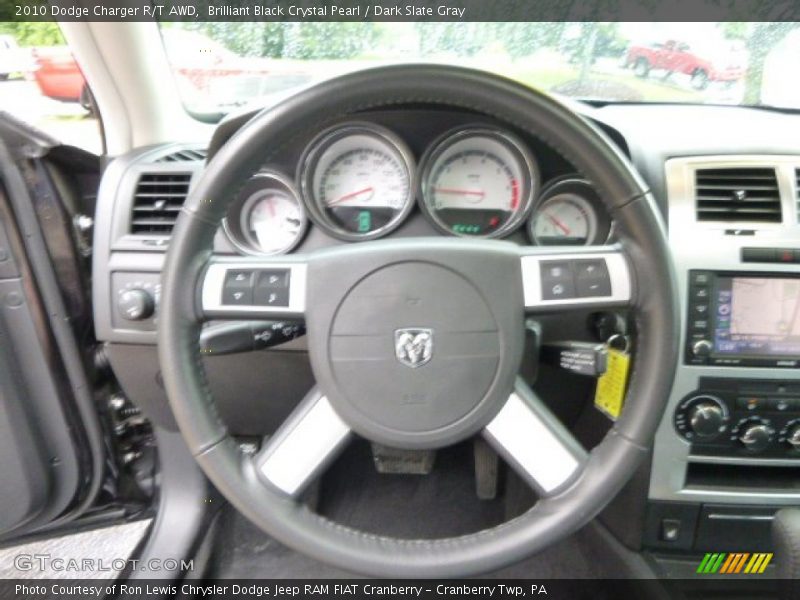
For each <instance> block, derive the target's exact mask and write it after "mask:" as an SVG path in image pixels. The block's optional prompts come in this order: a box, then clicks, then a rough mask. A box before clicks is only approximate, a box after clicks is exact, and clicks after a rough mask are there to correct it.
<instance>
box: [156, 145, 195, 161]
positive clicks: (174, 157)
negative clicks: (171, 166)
mask: <svg viewBox="0 0 800 600" xmlns="http://www.w3.org/2000/svg"><path fill="white" fill-rule="evenodd" d="M205 159H206V151H205V150H203V149H201V148H187V149H184V150H178V151H177V152H173V153H171V154H167V155H166V156H163V157H161V158H159V159H158V160H157V161H156V162H160V163H170V162H198V161H201V160H205Z"/></svg>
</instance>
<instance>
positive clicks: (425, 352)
mask: <svg viewBox="0 0 800 600" xmlns="http://www.w3.org/2000/svg"><path fill="white" fill-rule="evenodd" d="M394 354H395V356H396V357H397V360H399V361H400V362H401V363H403V364H404V365H405V366H407V367H411V368H416V367H421V366H422V365H424V364H426V363H427V362H428V361H429V360H430V359H431V355H432V354H433V330H432V329H416V328H415V329H412V328H406V329H397V330H395V332H394Z"/></svg>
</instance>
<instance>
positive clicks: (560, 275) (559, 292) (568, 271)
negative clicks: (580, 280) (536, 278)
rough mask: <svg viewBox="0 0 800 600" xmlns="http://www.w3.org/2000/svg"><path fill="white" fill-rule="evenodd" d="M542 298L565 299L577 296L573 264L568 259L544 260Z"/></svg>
mask: <svg viewBox="0 0 800 600" xmlns="http://www.w3.org/2000/svg"><path fill="white" fill-rule="evenodd" d="M541 265H542V299H543V300H564V299H567V298H574V297H575V280H574V278H573V276H572V266H571V265H570V264H569V262H566V261H557V260H550V261H543V262H542V263H541Z"/></svg>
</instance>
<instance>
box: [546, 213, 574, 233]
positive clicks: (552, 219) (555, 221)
mask: <svg viewBox="0 0 800 600" xmlns="http://www.w3.org/2000/svg"><path fill="white" fill-rule="evenodd" d="M547 218H548V219H550V222H551V223H552V224H553V225H555V226H556V227H558V228H559V229H560V230H561V231H563V232H564V235H569V234H570V231H569V227H567V226H566V225H564V224H563V223H562V222H561V221H559V220H558V219H556V218H555V217H554V216H553V215H551V214H549V213H548V214H547Z"/></svg>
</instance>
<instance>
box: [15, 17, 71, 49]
mask: <svg viewBox="0 0 800 600" xmlns="http://www.w3.org/2000/svg"><path fill="white" fill-rule="evenodd" d="M0 33H5V34H10V35H13V36H14V39H16V40H17V43H18V44H19V45H20V46H60V45H62V44H66V42H65V41H64V36H63V35H62V34H61V29H60V28H59V27H58V24H57V23H49V22H35V21H19V22H0Z"/></svg>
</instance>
